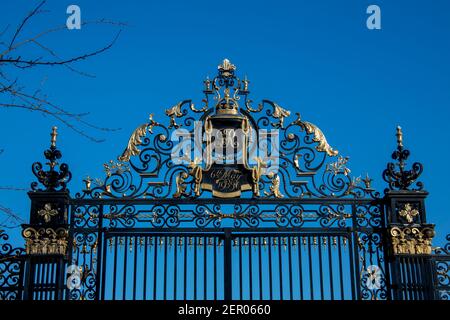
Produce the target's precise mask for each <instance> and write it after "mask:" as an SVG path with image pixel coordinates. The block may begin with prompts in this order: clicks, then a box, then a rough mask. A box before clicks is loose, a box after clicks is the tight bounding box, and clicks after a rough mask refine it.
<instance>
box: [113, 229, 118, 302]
mask: <svg viewBox="0 0 450 320" xmlns="http://www.w3.org/2000/svg"><path fill="white" fill-rule="evenodd" d="M118 240H119V237H117V236H116V237H114V274H113V300H116V285H117V247H118V245H117V241H118Z"/></svg>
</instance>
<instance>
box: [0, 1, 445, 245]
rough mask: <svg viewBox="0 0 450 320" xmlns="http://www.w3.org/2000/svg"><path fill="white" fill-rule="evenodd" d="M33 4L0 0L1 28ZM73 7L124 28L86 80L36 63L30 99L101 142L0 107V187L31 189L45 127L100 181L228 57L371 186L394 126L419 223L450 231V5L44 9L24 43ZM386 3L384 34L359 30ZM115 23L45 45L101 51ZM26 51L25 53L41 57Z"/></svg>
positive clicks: (259, 94) (178, 4) (22, 210)
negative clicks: (417, 200) (417, 199)
mask: <svg viewBox="0 0 450 320" xmlns="http://www.w3.org/2000/svg"><path fill="white" fill-rule="evenodd" d="M35 3H36V4H37V3H38V2H37V1H25V0H15V1H3V3H2V9H1V12H0V18H1V19H0V21H1V28H3V26H6V25H8V24H10V25H11V28H14V27H15V26H16V25H17V23H18V22H19V21H21V18H22V17H23V16H24V15H25V14H26V13H27V12H28V11H29V10H30V9H31V8H32V7H33V6H34V4H35ZM70 4H77V5H78V6H80V8H81V13H82V19H83V20H84V19H87V20H91V19H99V18H107V19H112V20H116V21H123V22H127V23H128V24H129V26H128V27H126V28H125V29H124V30H123V32H122V34H121V35H120V38H119V40H118V41H117V43H116V44H115V45H114V47H113V48H112V49H111V50H109V51H107V52H106V53H104V54H102V55H99V56H96V57H94V58H92V59H89V60H87V61H83V62H81V63H77V64H76V66H77V67H78V68H79V69H81V70H83V71H86V72H89V73H93V74H95V75H96V78H86V77H83V76H80V75H78V74H75V73H73V72H70V71H68V70H67V69H64V68H37V69H35V70H32V72H30V74H28V75H25V76H23V77H22V75H20V76H21V77H22V79H23V81H24V83H25V84H26V86H27V88H28V89H29V90H30V91H33V90H35V89H38V88H40V86H41V85H42V89H43V90H44V91H45V92H46V93H47V94H48V95H49V98H50V99H51V100H52V101H53V102H55V103H57V104H59V105H61V106H63V107H64V108H66V109H68V110H70V111H73V112H86V111H87V112H90V116H89V117H88V118H87V120H89V121H90V122H92V123H94V124H97V125H99V126H106V127H110V128H122V129H121V130H119V131H116V132H110V133H104V132H98V131H95V130H90V129H88V132H89V133H90V134H92V135H95V136H96V137H99V138H105V139H106V141H105V142H103V143H94V142H91V141H89V140H87V139H86V138H84V137H82V136H80V135H78V134H77V133H75V132H73V131H72V130H70V129H68V128H67V127H64V125H62V124H60V123H58V122H56V121H54V119H51V118H48V117H43V116H42V115H40V114H37V113H31V112H27V111H20V110H5V109H0V123H1V125H0V136H1V137H2V139H1V140H0V141H1V142H0V149H4V152H3V154H2V155H1V156H0V164H1V165H2V168H3V170H2V174H1V176H0V186H5V185H13V186H15V187H19V188H28V187H29V184H30V183H31V182H32V181H34V180H33V176H32V174H31V164H32V162H34V161H36V160H42V159H43V155H42V151H43V150H44V149H45V148H47V147H48V144H49V132H50V128H51V126H53V125H55V124H56V125H57V126H59V127H60V130H59V133H60V135H59V138H58V139H59V141H58V144H59V146H60V148H61V149H62V151H63V155H64V158H63V159H64V160H65V162H67V163H68V164H69V165H70V167H71V170H72V172H73V175H74V179H73V181H72V183H71V184H70V189H71V190H72V193H75V192H77V191H78V190H79V189H81V179H82V178H83V177H84V176H85V175H87V174H90V175H91V176H102V168H103V167H102V164H103V163H104V162H106V161H108V160H109V159H114V158H115V157H116V156H117V155H118V154H119V153H120V152H121V151H122V149H123V147H124V146H125V144H126V142H127V139H128V137H129V135H130V133H131V132H132V130H134V128H135V127H137V126H138V125H139V124H142V123H144V122H146V120H147V118H148V114H149V113H154V114H155V119H156V120H157V121H165V119H166V117H165V116H164V115H163V112H164V109H165V108H168V107H170V106H172V105H174V104H175V103H177V102H178V101H180V100H183V99H190V98H192V99H193V100H194V101H197V102H198V103H199V102H200V100H201V98H202V96H201V94H202V93H201V89H202V80H203V79H204V78H205V76H206V75H208V74H209V75H210V76H213V75H214V74H215V72H216V67H217V65H218V64H219V63H220V62H221V61H222V60H223V58H229V59H230V60H231V61H232V62H233V63H234V64H236V65H237V67H238V72H239V73H240V74H242V75H244V74H246V75H247V76H248V78H249V79H250V81H251V90H252V97H253V100H255V101H259V100H261V99H266V98H268V99H271V100H274V101H276V102H277V103H278V104H280V105H282V106H283V107H284V108H287V109H289V110H291V111H292V113H295V112H300V113H301V114H302V117H303V118H304V119H305V120H308V121H311V122H313V123H315V124H317V125H318V126H319V127H320V128H321V129H322V130H323V131H324V133H325V134H326V136H327V139H328V141H329V143H330V144H331V145H332V146H333V147H335V148H336V149H338V150H339V151H340V153H341V154H343V155H348V156H350V164H349V167H350V168H351V170H352V173H353V174H354V175H356V176H357V175H359V174H362V175H365V173H366V172H369V174H370V175H371V176H372V177H373V178H374V180H375V181H374V186H375V187H377V189H379V190H380V191H382V190H383V189H384V188H385V183H384V182H383V181H382V179H381V173H382V171H383V169H384V168H385V165H386V163H387V161H389V160H390V154H391V152H392V151H393V149H394V148H395V127H396V125H398V124H400V125H401V126H402V127H403V130H404V134H405V137H404V142H405V145H406V146H407V147H408V148H409V149H410V150H411V152H412V158H411V159H412V160H417V161H420V162H422V163H423V164H424V166H425V172H424V174H423V175H422V179H421V180H422V181H423V182H424V183H425V189H426V190H427V191H429V192H430V196H429V198H428V200H427V216H428V220H429V221H430V222H433V223H436V224H437V231H438V236H437V241H436V243H442V242H441V240H443V238H444V236H445V234H447V233H448V232H449V226H450V217H449V212H448V206H447V201H448V191H449V189H448V181H450V172H449V170H448V164H447V161H448V159H449V157H450V150H449V148H448V142H447V141H448V139H449V138H450V134H449V130H448V119H449V118H450V117H449V116H450V90H449V88H450V61H449V58H448V57H450V44H449V39H450V38H449V31H450V19H449V18H448V15H449V12H450V3H449V2H448V1H444V0H436V1H361V0H359V1H356V0H355V1H352V0H346V1H332V0H329V1H325V0H318V1H277V2H276V3H274V2H272V1H245V2H244V1H226V2H217V1H215V2H214V1H208V2H206V1H158V2H157V1H145V2H144V1H126V2H114V3H113V2H111V1H79V0H76V1H73V2H69V1H48V3H47V5H46V9H48V10H50V12H48V13H46V14H45V15H41V16H39V17H36V19H35V20H33V21H32V22H31V23H30V25H29V26H28V27H27V28H26V29H25V32H24V34H23V36H30V35H33V34H35V33H37V32H39V31H41V30H45V29H48V28H50V27H53V26H58V25H61V24H64V23H65V21H66V17H67V14H66V8H67V6H68V5H70ZM370 4H377V5H379V6H380V8H381V14H382V30H368V29H367V28H366V18H367V14H366V8H367V6H368V5H370ZM117 31H118V28H117V27H114V26H90V27H88V26H86V27H83V28H82V29H81V30H72V31H68V30H67V31H64V32H61V33H58V34H56V35H53V36H50V37H48V38H46V40H45V44H46V45H48V46H50V47H52V48H53V49H55V50H56V51H57V52H58V54H60V55H62V56H67V57H68V56H71V55H76V54H78V53H82V52H86V51H90V50H94V49H97V48H100V47H102V46H104V45H106V44H107V43H108V42H109V41H111V39H112V38H113V37H114V35H115V33H116V32H117ZM33 50H35V51H26V52H24V53H23V54H24V55H27V54H29V55H35V54H36V52H38V50H37V49H33ZM0 203H1V204H2V205H4V206H7V207H10V208H11V209H13V210H14V211H16V212H17V213H18V214H19V215H20V216H22V217H23V218H24V219H27V217H28V210H29V201H28V199H27V196H26V194H25V192H18V191H2V192H1V193H0Z"/></svg>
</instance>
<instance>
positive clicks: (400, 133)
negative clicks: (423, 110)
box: [396, 126, 403, 148]
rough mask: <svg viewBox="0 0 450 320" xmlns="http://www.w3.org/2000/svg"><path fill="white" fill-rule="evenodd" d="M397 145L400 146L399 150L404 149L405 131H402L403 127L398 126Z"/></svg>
mask: <svg viewBox="0 0 450 320" xmlns="http://www.w3.org/2000/svg"><path fill="white" fill-rule="evenodd" d="M396 136H397V145H398V146H399V148H402V147H403V131H402V127H400V126H397V134H396Z"/></svg>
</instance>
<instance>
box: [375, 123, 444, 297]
mask: <svg viewBox="0 0 450 320" xmlns="http://www.w3.org/2000/svg"><path fill="white" fill-rule="evenodd" d="M396 135H397V149H396V150H395V151H394V153H393V154H392V159H394V160H396V163H388V165H387V168H386V169H385V170H384V172H383V179H384V180H385V181H386V182H387V183H388V184H389V188H387V189H386V190H385V197H384V201H385V205H386V218H387V219H386V220H387V226H386V240H387V252H386V260H387V262H388V265H389V269H390V279H387V281H388V283H389V284H390V286H389V287H390V294H391V298H392V299H393V300H429V299H434V289H433V271H432V261H431V253H432V248H431V241H432V239H433V237H434V235H435V232H434V225H433V224H428V223H427V219H426V212H425V199H426V197H427V195H428V192H426V191H423V190H422V189H423V184H422V183H421V182H417V181H416V180H417V178H418V177H419V176H420V175H421V174H422V172H423V166H422V164H421V163H418V162H415V163H413V164H412V167H411V169H410V170H406V160H407V159H408V157H409V154H410V152H409V150H407V149H404V147H403V133H402V130H401V128H400V127H397V134H396Z"/></svg>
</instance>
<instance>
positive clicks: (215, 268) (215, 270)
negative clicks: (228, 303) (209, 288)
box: [213, 237, 217, 300]
mask: <svg viewBox="0 0 450 320" xmlns="http://www.w3.org/2000/svg"><path fill="white" fill-rule="evenodd" d="M216 241H217V238H216V237H214V238H213V243H214V257H213V259H214V300H217V253H216V251H217V247H216Z"/></svg>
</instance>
